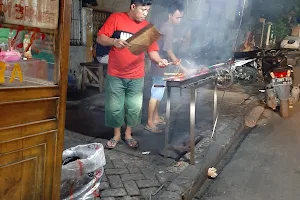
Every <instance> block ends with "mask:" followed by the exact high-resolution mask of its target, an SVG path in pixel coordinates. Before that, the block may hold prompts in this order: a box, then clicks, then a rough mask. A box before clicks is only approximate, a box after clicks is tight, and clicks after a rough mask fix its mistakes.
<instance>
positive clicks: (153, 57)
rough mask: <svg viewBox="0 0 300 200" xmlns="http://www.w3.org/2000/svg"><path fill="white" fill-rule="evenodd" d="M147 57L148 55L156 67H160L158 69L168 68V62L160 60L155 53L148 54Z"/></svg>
mask: <svg viewBox="0 0 300 200" xmlns="http://www.w3.org/2000/svg"><path fill="white" fill-rule="evenodd" d="M148 55H149V58H150V60H152V61H153V62H155V63H157V65H158V66H160V67H167V66H168V61H167V60H165V59H162V58H161V57H160V55H159V54H158V52H157V51H151V52H148Z"/></svg>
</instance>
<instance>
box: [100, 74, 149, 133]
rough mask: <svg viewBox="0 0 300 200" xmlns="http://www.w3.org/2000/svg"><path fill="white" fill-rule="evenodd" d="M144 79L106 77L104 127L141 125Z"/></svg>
mask: <svg viewBox="0 0 300 200" xmlns="http://www.w3.org/2000/svg"><path fill="white" fill-rule="evenodd" d="M143 89H144V78H139V79H124V78H118V77H114V76H110V75H107V79H106V83H105V125H106V126H108V127H111V128H119V127H121V126H123V125H124V124H126V125H127V126H130V127H134V126H137V125H138V124H140V123H141V116H142V105H143Z"/></svg>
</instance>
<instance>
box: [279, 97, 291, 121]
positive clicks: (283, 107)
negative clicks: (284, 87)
mask: <svg viewBox="0 0 300 200" xmlns="http://www.w3.org/2000/svg"><path fill="white" fill-rule="evenodd" d="M280 116H281V117H283V118H287V117H289V101H288V100H280Z"/></svg>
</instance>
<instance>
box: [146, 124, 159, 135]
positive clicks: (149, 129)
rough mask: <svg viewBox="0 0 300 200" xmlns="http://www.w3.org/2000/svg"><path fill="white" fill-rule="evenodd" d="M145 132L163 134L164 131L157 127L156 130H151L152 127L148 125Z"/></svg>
mask: <svg viewBox="0 0 300 200" xmlns="http://www.w3.org/2000/svg"><path fill="white" fill-rule="evenodd" d="M145 130H147V131H150V132H151V133H161V132H162V130H161V129H159V128H157V127H155V128H151V127H150V126H148V125H146V126H145Z"/></svg>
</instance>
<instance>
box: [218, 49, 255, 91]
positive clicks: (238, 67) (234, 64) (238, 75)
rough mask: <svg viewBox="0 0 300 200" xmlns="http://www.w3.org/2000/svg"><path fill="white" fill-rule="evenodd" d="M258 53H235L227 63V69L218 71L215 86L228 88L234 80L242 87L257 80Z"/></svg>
mask: <svg viewBox="0 0 300 200" xmlns="http://www.w3.org/2000/svg"><path fill="white" fill-rule="evenodd" d="M257 53H258V51H256V50H255V51H250V52H235V53H234V58H233V59H232V60H230V61H229V62H228V63H227V68H222V69H220V70H218V75H219V76H218V80H217V86H218V88H220V89H226V88H229V87H230V86H231V85H232V84H233V82H234V80H237V81H238V82H239V83H240V84H242V85H249V84H251V83H253V82H255V81H256V80H257V77H258V76H257V75H258V66H257Z"/></svg>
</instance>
